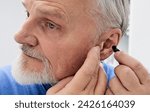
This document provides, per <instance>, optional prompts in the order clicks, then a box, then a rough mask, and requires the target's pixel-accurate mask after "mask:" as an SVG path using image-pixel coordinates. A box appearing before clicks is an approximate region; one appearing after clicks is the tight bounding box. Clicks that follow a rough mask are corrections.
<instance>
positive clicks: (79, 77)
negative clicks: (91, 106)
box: [0, 0, 148, 94]
mask: <svg viewBox="0 0 150 112" xmlns="http://www.w3.org/2000/svg"><path fill="white" fill-rule="evenodd" d="M22 3H23V5H24V6H25V8H26V10H27V19H26V21H25V23H24V24H23V26H22V27H21V29H20V31H19V32H18V33H17V34H16V35H15V40H16V41H17V42H18V43H20V44H21V50H22V53H21V55H20V56H19V58H18V59H17V60H16V63H14V65H13V66H12V67H11V66H7V67H4V68H1V70H0V77H1V79H0V81H1V85H0V93H1V94H46V93H47V94H105V92H106V94H130V93H136V92H139V90H141V89H143V88H142V87H141V85H142V84H143V82H148V80H145V79H144V78H146V79H148V78H147V77H148V73H147V71H146V70H145V69H144V70H143V68H144V67H141V65H140V66H138V68H140V71H139V72H137V69H136V68H135V67H134V66H135V65H136V63H137V61H136V60H134V59H132V58H131V57H129V56H128V55H126V54H123V53H122V52H117V53H116V55H115V57H116V59H117V60H118V61H119V62H120V63H121V64H122V65H119V66H118V67H117V68H116V70H115V71H116V75H117V76H118V77H114V71H113V70H114V69H113V68H112V67H111V66H108V65H106V64H105V63H102V62H101V61H103V60H105V59H106V58H108V57H109V56H110V55H111V54H112V53H113V50H112V46H114V45H117V44H118V42H119V40H120V38H121V37H122V35H123V34H124V33H125V31H126V29H127V26H128V15H129V1H128V0H23V1H22ZM120 55H121V56H120ZM124 60H125V61H124ZM132 61H133V62H134V63H131V62H132ZM128 62H130V63H128ZM134 64H135V65H134ZM138 65H139V64H138ZM125 68H128V69H125ZM130 68H131V69H130ZM132 68H135V69H132ZM125 70H128V71H130V72H125V73H124V71H125ZM142 71H144V75H141V74H143V72H142ZM121 73H123V76H121V75H120V74H121ZM126 73H128V74H131V76H130V78H131V79H133V80H134V81H131V80H130V82H131V83H132V82H135V83H134V85H133V86H132V85H130V84H127V83H126V82H125V81H127V82H129V81H128V80H127V74H126ZM136 73H137V74H138V76H141V77H137V75H136ZM132 74H134V75H133V76H132ZM139 74H140V75H139ZM112 77H114V78H113V79H112ZM121 77H122V78H121ZM123 78H125V80H124V79H123ZM107 79H108V80H110V79H112V81H111V82H110V86H109V87H108V89H107V91H106V85H107ZM141 79H142V80H141ZM124 84H127V86H129V89H128V88H126V85H125V86H123V85H124ZM146 84H147V85H148V83H146ZM51 86H53V87H51ZM135 87H139V88H138V91H134V90H135ZM140 87H141V88H140ZM144 87H145V86H144ZM119 89H120V91H118V90H119Z"/></svg>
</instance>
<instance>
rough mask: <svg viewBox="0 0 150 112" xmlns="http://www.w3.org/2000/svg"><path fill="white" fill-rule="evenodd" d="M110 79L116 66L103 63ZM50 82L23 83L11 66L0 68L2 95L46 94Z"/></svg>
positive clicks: (0, 89) (0, 91)
mask: <svg viewBox="0 0 150 112" xmlns="http://www.w3.org/2000/svg"><path fill="white" fill-rule="evenodd" d="M103 66H104V69H105V72H106V74H107V79H108V81H109V80H110V79H111V78H112V77H114V68H113V67H112V66H110V65H107V64H105V63H103ZM50 87H51V85H50V84H31V85H21V84H19V83H17V82H16V81H15V80H14V78H13V77H12V74H11V66H6V67H3V68H0V95H45V94H46V91H47V90H48V89H49V88H50Z"/></svg>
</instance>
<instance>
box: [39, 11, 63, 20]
mask: <svg viewBox="0 0 150 112" xmlns="http://www.w3.org/2000/svg"><path fill="white" fill-rule="evenodd" d="M37 11H38V12H39V13H41V14H44V15H49V16H53V17H56V18H58V19H62V20H66V16H65V14H63V13H61V12H60V11H59V10H57V9H50V8H42V9H41V8H37Z"/></svg>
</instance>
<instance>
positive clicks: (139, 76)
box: [106, 51, 150, 95]
mask: <svg viewBox="0 0 150 112" xmlns="http://www.w3.org/2000/svg"><path fill="white" fill-rule="evenodd" d="M114 57H115V59H116V60H117V61H118V62H119V65H118V66H117V67H116V68H115V74H116V77H114V78H113V79H112V80H111V81H110V83H109V88H108V89H107V91H106V95H113V94H114V95H148V94H150V75H149V72H148V71H147V70H146V68H145V67H144V66H143V65H142V64H141V63H140V62H139V61H137V60H136V59H134V58H133V57H131V56H129V55H128V54H126V53H124V52H122V51H119V52H116V53H115V54H114Z"/></svg>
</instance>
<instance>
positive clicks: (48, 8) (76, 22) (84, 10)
mask: <svg viewBox="0 0 150 112" xmlns="http://www.w3.org/2000/svg"><path fill="white" fill-rule="evenodd" d="M23 4H24V5H25V7H26V10H27V12H28V18H27V19H26V21H25V23H24V24H23V26H22V28H21V29H20V31H19V32H18V33H17V34H16V36H15V40H16V41H17V42H18V43H20V44H22V45H23V46H27V47H29V50H30V49H32V50H34V51H35V52H36V51H38V53H40V54H41V55H42V56H43V58H45V59H46V60H47V61H48V65H47V66H48V67H50V68H51V69H50V71H49V72H48V73H50V74H49V77H51V75H53V76H54V77H55V79H57V80H61V79H63V78H65V77H68V76H71V75H74V74H75V73H76V72H77V70H78V69H79V68H80V67H81V65H82V64H83V62H84V60H85V58H86V55H87V52H88V51H89V49H90V48H91V47H93V46H95V45H96V44H97V43H96V42H97V41H96V39H97V37H96V35H97V31H96V25H95V22H94V20H93V18H92V16H91V15H90V13H89V12H90V10H91V7H93V6H92V5H94V1H93V0H24V1H23ZM90 6H91V7H90ZM22 49H26V48H25V47H23V48H22ZM25 51H26V50H23V52H22V55H21V58H22V59H21V60H22V61H23V62H22V64H23V65H21V66H23V70H24V71H29V72H39V73H41V72H42V71H43V70H44V68H45V64H44V62H43V61H44V59H41V58H39V59H38V56H35V57H34V56H33V55H32V54H31V55H29V53H25Z"/></svg>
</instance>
